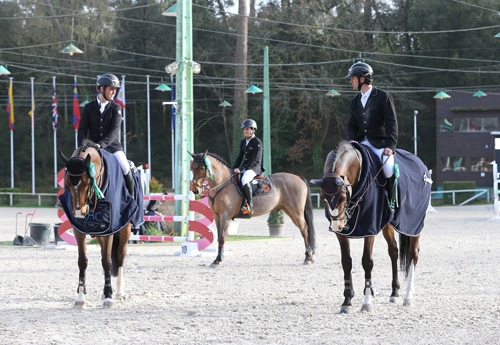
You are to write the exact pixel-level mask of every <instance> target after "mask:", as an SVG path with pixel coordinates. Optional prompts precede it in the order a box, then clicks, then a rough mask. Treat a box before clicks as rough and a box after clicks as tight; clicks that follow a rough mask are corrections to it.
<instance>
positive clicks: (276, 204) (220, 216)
mask: <svg viewBox="0 0 500 345" xmlns="http://www.w3.org/2000/svg"><path fill="white" fill-rule="evenodd" d="M190 154H191V156H192V157H193V162H192V166H191V170H192V172H193V180H192V184H193V193H195V194H198V193H200V192H201V191H202V190H203V189H204V188H208V190H209V193H208V197H209V198H210V208H211V209H212V211H213V213H214V215H215V223H216V226H217V234H218V241H219V251H218V255H217V257H216V258H215V260H214V262H213V263H212V265H211V267H217V266H218V265H219V264H220V263H221V261H222V259H223V258H224V244H225V240H226V235H227V231H228V227H229V222H230V221H231V220H232V219H234V218H237V217H241V218H245V217H244V216H243V215H242V214H241V213H240V207H241V204H242V202H243V196H242V194H241V193H239V192H238V186H237V181H236V180H235V177H234V176H233V171H232V169H231V167H230V166H229V165H228V164H227V163H225V162H224V160H223V159H222V158H220V157H219V156H217V155H215V154H213V153H208V152H205V153H198V154H192V153H190ZM205 183H207V184H208V187H207V186H206V184H205ZM261 186H262V188H261V193H259V194H257V195H256V196H255V197H254V210H253V216H260V215H263V214H266V213H269V212H271V211H272V210H275V209H281V210H283V211H284V212H285V213H286V214H287V215H288V216H289V217H290V218H291V220H292V222H293V223H294V224H295V225H296V226H297V227H298V228H299V230H300V232H301V234H302V237H303V238H304V244H305V249H306V252H305V255H306V257H305V260H304V264H310V263H313V262H314V260H313V254H314V249H315V233H314V225H313V212H312V211H313V208H312V202H311V192H310V189H309V185H308V184H307V181H306V180H305V179H303V178H301V177H299V176H297V175H293V174H289V173H276V174H271V175H269V176H267V181H266V180H264V182H263V183H262V185H261Z"/></svg>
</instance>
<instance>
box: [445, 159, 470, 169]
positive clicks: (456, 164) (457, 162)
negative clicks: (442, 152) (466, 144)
mask: <svg viewBox="0 0 500 345" xmlns="http://www.w3.org/2000/svg"><path fill="white" fill-rule="evenodd" d="M441 171H467V168H466V166H465V159H464V157H462V156H451V157H450V156H448V157H441Z"/></svg>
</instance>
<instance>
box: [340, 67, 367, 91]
mask: <svg viewBox="0 0 500 345" xmlns="http://www.w3.org/2000/svg"><path fill="white" fill-rule="evenodd" d="M345 77H346V78H352V77H358V90H361V85H363V84H371V83H372V82H373V69H372V67H371V66H370V65H369V64H367V63H365V62H356V63H355V64H353V65H352V66H351V67H350V68H349V73H348V74H347V75H346V76H345ZM361 77H365V81H364V82H363V83H361V80H360V78H361Z"/></svg>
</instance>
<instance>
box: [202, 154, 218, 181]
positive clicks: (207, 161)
mask: <svg viewBox="0 0 500 345" xmlns="http://www.w3.org/2000/svg"><path fill="white" fill-rule="evenodd" d="M203 163H205V166H206V167H207V170H208V177H209V178H211V179H212V180H215V179H214V172H213V171H212V162H211V161H210V158H208V157H205V158H203Z"/></svg>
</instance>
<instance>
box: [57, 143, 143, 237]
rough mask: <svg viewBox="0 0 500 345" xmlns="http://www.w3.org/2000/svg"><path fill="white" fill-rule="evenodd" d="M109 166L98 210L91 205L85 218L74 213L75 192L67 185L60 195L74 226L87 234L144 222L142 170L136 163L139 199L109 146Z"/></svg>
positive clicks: (101, 233) (110, 231)
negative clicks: (72, 194)
mask: <svg viewBox="0 0 500 345" xmlns="http://www.w3.org/2000/svg"><path fill="white" fill-rule="evenodd" d="M101 153H102V155H103V158H104V165H105V167H106V170H105V171H106V177H105V179H104V186H103V187H102V188H101V190H102V192H103V194H104V199H100V200H98V202H97V205H96V208H95V210H92V208H91V209H90V211H92V212H90V213H89V214H87V215H85V218H75V217H74V216H73V213H72V210H73V201H72V197H71V192H70V191H69V189H68V188H65V190H64V193H63V194H62V195H61V196H59V200H60V202H61V205H62V207H63V210H64V213H66V216H67V217H68V219H69V221H70V223H71V225H72V226H73V228H75V229H76V230H78V231H79V232H81V233H83V234H86V235H95V236H108V235H111V234H114V233H115V232H118V231H120V230H121V229H123V228H124V227H125V226H126V225H127V224H128V223H130V222H131V223H132V224H133V226H134V227H139V226H140V225H141V224H142V223H144V212H143V199H144V198H143V191H142V184H141V178H140V172H139V171H138V170H137V169H136V168H135V167H132V168H131V169H132V172H133V174H132V175H133V177H134V186H135V188H134V190H135V199H134V198H132V196H131V195H130V193H129V192H128V190H127V187H126V185H125V179H124V177H123V174H122V171H121V168H120V166H119V164H118V161H117V160H116V158H115V157H114V156H113V155H112V154H111V153H109V152H107V151H106V150H101Z"/></svg>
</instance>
